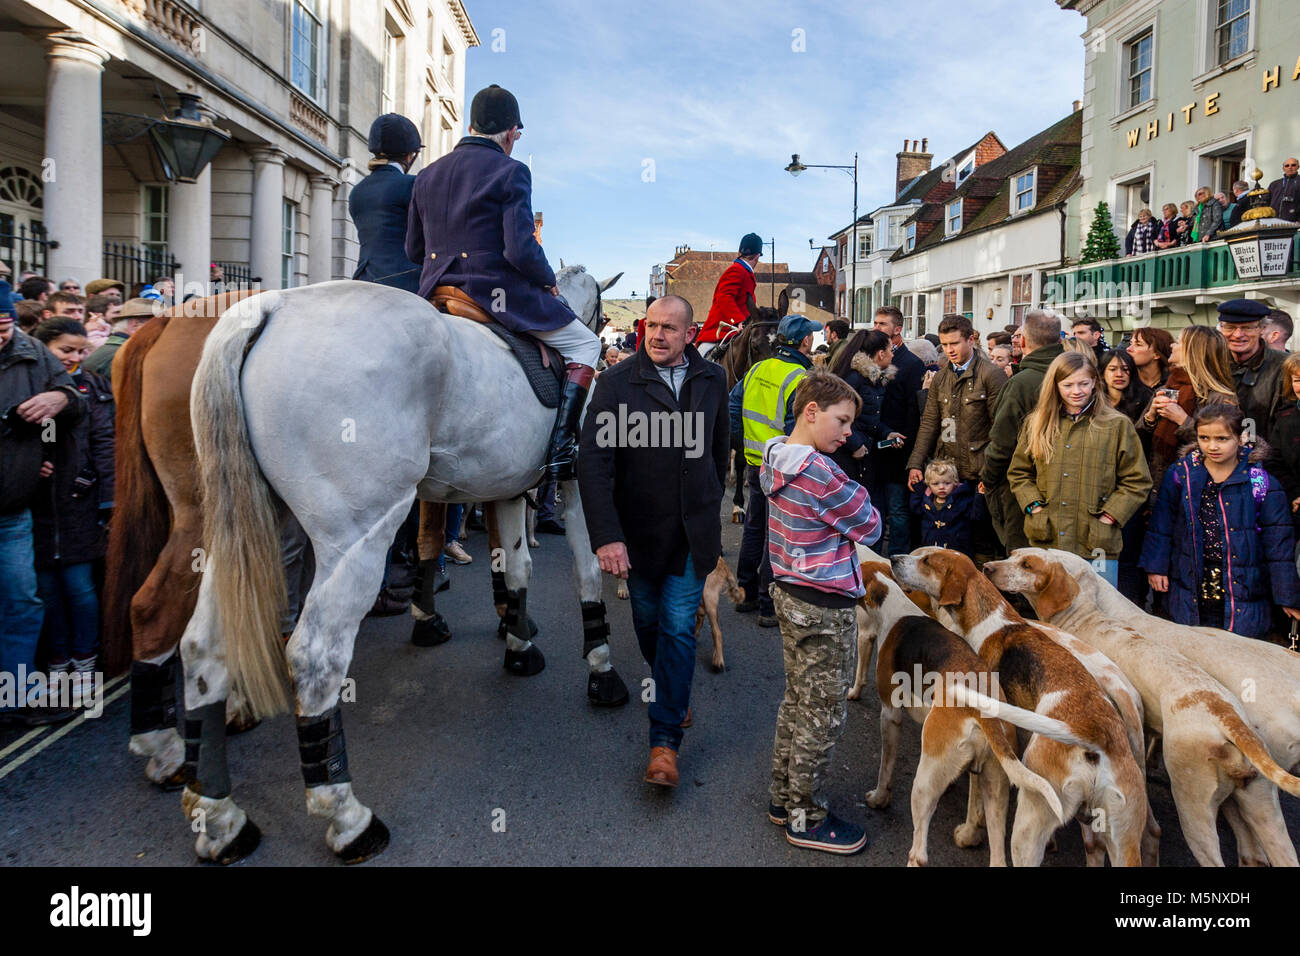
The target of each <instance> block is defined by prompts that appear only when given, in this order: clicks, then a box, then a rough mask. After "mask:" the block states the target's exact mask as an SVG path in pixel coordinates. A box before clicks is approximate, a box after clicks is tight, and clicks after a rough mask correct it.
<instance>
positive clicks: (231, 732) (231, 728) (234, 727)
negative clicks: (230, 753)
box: [226, 714, 261, 737]
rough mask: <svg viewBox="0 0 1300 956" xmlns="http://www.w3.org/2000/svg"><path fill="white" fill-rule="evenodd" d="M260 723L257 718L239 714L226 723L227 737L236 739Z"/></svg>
mask: <svg viewBox="0 0 1300 956" xmlns="http://www.w3.org/2000/svg"><path fill="white" fill-rule="evenodd" d="M260 723H261V721H260V720H258V719H257V718H256V717H250V716H248V715H247V714H239V715H237V716H235V717H232V718H231V719H230V720H228V721H226V736H227V737H236V736H238V735H239V734H246V733H248V732H249V731H250V730H252V729H253V728H254V727H256V726H257V725H258V724H260Z"/></svg>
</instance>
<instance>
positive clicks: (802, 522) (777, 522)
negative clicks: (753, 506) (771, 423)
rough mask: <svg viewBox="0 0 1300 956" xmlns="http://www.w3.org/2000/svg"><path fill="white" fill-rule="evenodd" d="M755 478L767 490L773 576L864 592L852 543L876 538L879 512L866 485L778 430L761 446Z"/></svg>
mask: <svg viewBox="0 0 1300 956" xmlns="http://www.w3.org/2000/svg"><path fill="white" fill-rule="evenodd" d="M759 482H760V483H761V484H762V486H763V493H764V494H766V495H767V551H768V554H769V556H770V557H771V559H772V576H773V577H774V578H775V579H776V580H777V581H788V582H789V583H791V584H799V585H803V586H804V587H811V588H816V589H817V590H819V591H826V592H827V593H830V594H842V595H844V596H846V597H851V598H859V597H862V595H864V594H865V593H866V588H865V587H864V586H863V584H862V570H861V568H860V567H859V565H858V556H857V549H856V548H854V547H853V542H854V541H858V542H861V543H862V544H865V545H872V544H875V543H876V542H877V541H878V540H880V532H881V521H880V512H878V511H877V510H876V509H875V508H873V507H872V505H871V499H870V498H869V497H867V489H865V488H863V487H862V486H861V485H859V484H858V483H857V482H854V481H850V480H849V479H848V478H847V477H846V476H845V474H844V472H842V471H840V469H839V466H838V465H836V464H835V462H833V461H831V460H830V458H828V457H827V456H825V455H823V454H821V453H820V452H818V451H817V450H816V449H815V448H812V447H811V446H809V445H794V444H790V442H789V437H788V436H786V435H778V436H777V437H775V438H770V439H768V442H767V444H766V445H765V446H764V447H763V465H762V468H761V469H760V471H759Z"/></svg>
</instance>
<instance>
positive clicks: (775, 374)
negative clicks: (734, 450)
mask: <svg viewBox="0 0 1300 956" xmlns="http://www.w3.org/2000/svg"><path fill="white" fill-rule="evenodd" d="M807 374H808V370H807V369H806V368H804V367H803V366H802V365H800V364H799V363H798V362H788V361H786V360H785V359H783V358H769V359H763V361H761V362H759V363H758V364H757V365H755V366H754V367H753V368H751V369H750V370H749V372H747V373H746V375H745V385H744V392H743V398H742V400H741V417H742V419H743V422H742V423H743V425H744V429H745V461H747V462H749V463H750V464H751V465H761V464H762V463H763V446H764V445H765V444H767V440H768V439H769V438H775V437H776V436H777V435H784V434H785V406H786V403H787V402H788V401H789V399H790V396H791V395H793V394H794V390H795V389H796V388H797V387H798V385H799V383H800V382H801V381H802V380H803V377H804V376H805V375H807Z"/></svg>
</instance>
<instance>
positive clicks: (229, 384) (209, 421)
mask: <svg viewBox="0 0 1300 956" xmlns="http://www.w3.org/2000/svg"><path fill="white" fill-rule="evenodd" d="M280 301H281V298H280V294H279V293H276V292H263V293H262V294H260V295H257V296H254V297H252V298H250V299H246V300H244V301H243V302H241V303H239V304H238V305H236V306H233V307H232V308H230V309H227V310H226V312H225V314H224V315H222V317H221V320H220V321H219V322H218V323H217V324H216V326H215V327H214V328H213V330H212V332H211V334H209V336H208V339H207V341H206V342H205V343H204V346H203V356H202V358H200V359H199V366H198V370H197V371H196V372H195V374H194V386H193V391H192V392H191V394H190V408H191V418H192V420H193V424H194V447H195V451H196V453H197V455H198V460H199V482H200V486H201V487H202V490H203V494H202V499H203V541H204V546H205V548H206V550H207V568H206V570H205V572H204V573H206V574H208V575H211V577H212V580H211V587H212V594H213V601H214V604H215V607H216V611H217V621H218V625H219V627H220V628H221V631H222V633H223V634H224V636H225V650H226V668H227V670H228V671H229V674H230V681H231V686H232V688H234V687H237V688H239V689H240V690H241V691H242V692H243V694H244V696H245V698H246V699H247V701H248V705H249V707H250V708H251V710H252V712H253V714H254V715H255V716H256V717H258V718H263V717H270V716H274V715H275V714H280V713H284V712H285V711H287V710H288V709H289V708H290V705H291V703H292V697H291V695H290V674H289V666H288V662H287V661H286V659H285V654H284V643H283V641H282V640H281V637H280V614H281V612H282V610H283V608H284V606H285V603H286V597H285V583H284V568H283V565H282V564H281V561H280V535H279V531H278V521H277V514H276V504H275V501H274V499H273V496H272V492H271V487H270V485H268V484H267V482H266V477H265V476H264V475H263V474H262V470H261V468H260V467H259V466H258V464H257V459H256V458H255V457H254V456H253V449H252V445H251V444H250V441H249V434H248V424H247V421H246V420H245V415H244V396H243V392H242V389H241V387H240V378H241V374H242V372H243V368H244V358H245V356H246V354H247V352H248V350H249V349H251V348H252V345H253V343H254V342H255V341H256V340H257V337H258V336H259V335H261V333H262V329H263V328H264V327H265V326H266V323H267V321H268V320H269V319H270V317H271V316H272V315H273V314H274V312H275V311H276V309H277V308H278V307H279V304H280Z"/></svg>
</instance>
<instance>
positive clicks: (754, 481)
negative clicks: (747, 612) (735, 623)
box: [736, 464, 776, 614]
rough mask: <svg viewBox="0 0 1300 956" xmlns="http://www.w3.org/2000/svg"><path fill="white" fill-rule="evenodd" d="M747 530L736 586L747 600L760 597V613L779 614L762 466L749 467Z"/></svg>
mask: <svg viewBox="0 0 1300 956" xmlns="http://www.w3.org/2000/svg"><path fill="white" fill-rule="evenodd" d="M745 488H746V489H747V491H748V492H749V494H748V497H749V500H748V501H747V502H745V530H744V532H743V533H742V534H741V536H740V558H739V559H738V560H737V562H736V583H737V584H739V585H740V586H741V587H742V588H744V589H745V599H746V600H750V599H752V598H758V612H759V613H760V614H775V613H776V610H775V608H773V606H772V595H771V592H770V591H769V590H768V589H769V588H770V587H771V586H772V559H771V558H770V557H769V556H768V553H767V496H766V495H764V494H763V486H762V485H760V484H759V483H758V466H757V465H748V464H747V465H746V466H745Z"/></svg>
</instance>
